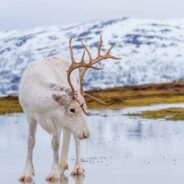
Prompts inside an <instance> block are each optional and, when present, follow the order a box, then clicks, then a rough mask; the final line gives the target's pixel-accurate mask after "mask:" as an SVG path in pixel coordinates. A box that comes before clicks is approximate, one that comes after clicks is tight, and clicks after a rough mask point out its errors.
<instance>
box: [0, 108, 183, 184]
mask: <svg viewBox="0 0 184 184" xmlns="http://www.w3.org/2000/svg"><path fill="white" fill-rule="evenodd" d="M150 110H151V109H150ZM132 112H133V111H132ZM135 112H136V111H135ZM107 113H108V116H105V117H104V116H90V117H89V118H88V125H89V128H90V131H91V137H90V138H89V139H88V140H84V141H82V142H81V157H82V164H83V166H84V168H85V170H86V176H85V181H84V178H81V177H74V178H72V177H70V176H69V177H68V178H67V177H65V176H63V177H62V178H61V181H60V182H59V183H58V184H65V183H66V184H73V183H75V184H83V182H85V183H87V184H90V183H92V182H93V183H95V184H100V183H105V184H112V183H126V184H134V183H136V184H147V183H149V184H154V183H157V184H163V183H168V184H171V182H170V181H174V182H172V183H182V182H183V170H184V156H183V155H184V122H183V121H177V122H173V121H164V120H145V119H141V118H132V117H129V116H125V115H124V114H123V113H122V112H121V111H119V112H111V111H107ZM36 137H37V139H36V145H35V150H34V164H35V171H36V176H37V177H36V182H35V183H34V182H33V183H32V184H46V181H44V178H45V177H46V176H47V174H48V171H49V169H50V167H51V164H52V149H51V137H50V135H48V134H47V133H46V132H45V131H44V130H42V129H41V128H40V127H38V131H37V136H36ZM26 138H27V123H26V118H25V115H24V114H19V115H14V116H1V117H0V163H1V164H0V174H1V177H0V184H1V183H5V184H12V183H17V182H16V181H17V178H18V176H19V175H20V173H21V171H22V166H23V165H24V158H25V157H26V151H25V150H26V146H27V145H26V143H27V139H26ZM74 158H75V149H74V141H73V142H71V146H70V155H69V160H68V162H69V163H68V164H69V171H68V172H71V171H72V168H73V166H74V164H75V159H74ZM66 174H67V173H66ZM130 178H131V179H130ZM150 178H154V180H153V181H150ZM21 184H22V183H21ZM27 184H28V183H27Z"/></svg>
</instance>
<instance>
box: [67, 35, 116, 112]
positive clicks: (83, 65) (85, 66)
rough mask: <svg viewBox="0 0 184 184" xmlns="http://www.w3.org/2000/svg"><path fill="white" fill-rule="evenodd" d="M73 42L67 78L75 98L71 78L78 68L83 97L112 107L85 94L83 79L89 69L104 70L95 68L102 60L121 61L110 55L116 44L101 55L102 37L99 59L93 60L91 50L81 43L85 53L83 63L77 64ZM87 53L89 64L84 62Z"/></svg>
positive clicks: (70, 46)
mask: <svg viewBox="0 0 184 184" xmlns="http://www.w3.org/2000/svg"><path fill="white" fill-rule="evenodd" d="M71 42H72V39H70V41H69V49H70V56H71V60H72V63H71V65H70V67H69V69H68V76H67V77H68V82H69V85H70V87H71V90H72V94H73V98H76V97H75V90H74V87H73V86H72V83H71V79H70V76H71V73H72V71H73V70H75V69H76V68H79V69H80V70H79V71H80V75H79V79H80V92H81V95H83V96H87V97H89V98H92V99H93V100H95V101H97V102H99V103H101V104H103V105H110V104H108V103H106V102H103V101H102V100H100V99H98V98H96V97H95V96H93V95H90V94H88V93H86V92H84V90H83V78H84V74H85V72H86V71H87V70H88V69H89V68H93V69H95V70H101V69H102V68H97V67H94V66H93V65H95V64H96V63H98V62H100V61H102V60H105V59H114V60H118V59H120V58H118V57H115V56H113V55H111V54H110V51H111V50H112V48H113V47H114V44H113V45H112V46H111V47H110V48H109V49H108V50H107V52H106V53H105V54H101V49H102V44H103V41H102V35H100V40H99V46H98V54H97V57H96V58H95V59H93V58H92V56H91V53H90V51H89V49H88V48H87V47H86V46H85V45H84V44H83V42H81V43H82V46H83V48H84V52H83V55H82V59H81V61H80V62H79V63H77V62H76V61H75V59H74V56H73V49H72V45H71ZM86 52H87V54H88V58H89V62H88V63H85V61H84V57H85V53H86ZM83 111H84V109H83ZM85 113H86V112H85Z"/></svg>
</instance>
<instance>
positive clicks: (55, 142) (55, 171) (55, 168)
mask: <svg viewBox="0 0 184 184" xmlns="http://www.w3.org/2000/svg"><path fill="white" fill-rule="evenodd" d="M59 141H60V131H59V132H58V133H55V134H54V135H53V137H52V148H53V155H54V159H53V164H52V169H51V171H50V174H49V176H48V177H47V178H46V180H47V181H49V182H57V181H59V180H60V175H61V172H60V168H59V155H58V149H59Z"/></svg>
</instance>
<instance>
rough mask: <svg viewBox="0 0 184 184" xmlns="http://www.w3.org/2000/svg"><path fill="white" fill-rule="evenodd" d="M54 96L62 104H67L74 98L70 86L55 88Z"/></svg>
mask: <svg viewBox="0 0 184 184" xmlns="http://www.w3.org/2000/svg"><path fill="white" fill-rule="evenodd" d="M52 98H53V99H54V100H55V101H56V102H57V103H59V104H61V105H67V104H69V103H70V102H71V100H72V96H71V92H70V90H69V89H68V88H59V89H57V90H56V89H55V90H54V91H53V93H52Z"/></svg>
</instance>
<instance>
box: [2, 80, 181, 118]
mask: <svg viewBox="0 0 184 184" xmlns="http://www.w3.org/2000/svg"><path fill="white" fill-rule="evenodd" d="M89 93H90V94H93V95H95V96H96V97H99V98H100V99H102V100H104V101H106V102H111V103H113V104H112V105H110V106H103V105H100V104H98V103H96V102H94V101H93V100H91V99H89V98H86V102H87V105H88V107H89V108H91V109H105V108H109V109H116V108H123V107H134V106H145V105H152V104H159V103H182V102H184V81H177V82H172V83H160V84H146V85H139V86H124V87H116V88H110V89H105V90H93V91H89ZM21 111H22V110H21V107H20V105H19V103H18V99H17V97H5V98H0V114H4V113H12V112H21Z"/></svg>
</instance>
